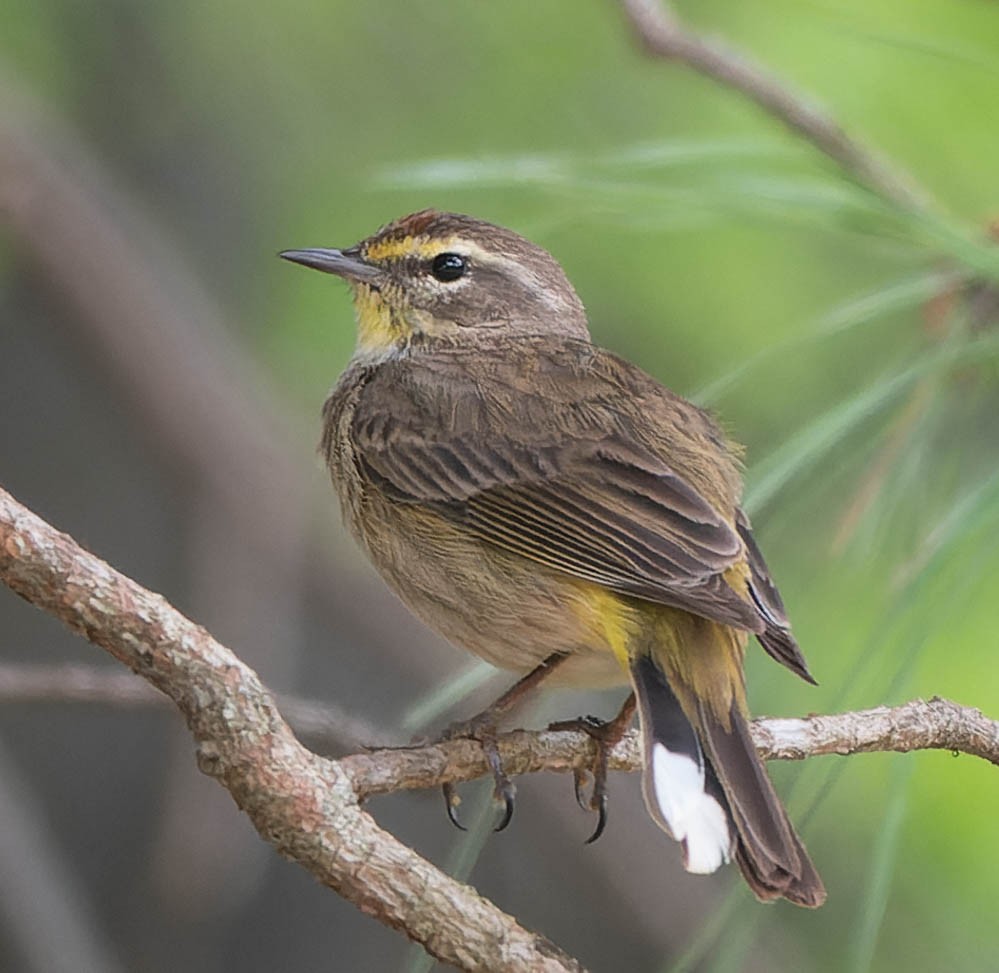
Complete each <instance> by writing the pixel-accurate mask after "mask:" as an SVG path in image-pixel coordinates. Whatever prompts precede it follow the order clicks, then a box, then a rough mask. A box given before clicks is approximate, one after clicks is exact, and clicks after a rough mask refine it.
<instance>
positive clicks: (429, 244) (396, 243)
mask: <svg viewBox="0 0 999 973" xmlns="http://www.w3.org/2000/svg"><path fill="white" fill-rule="evenodd" d="M458 242H459V241H458V239H457V237H447V238H446V239H439V238H434V239H433V240H430V239H428V238H427V237H413V236H406V237H401V238H398V239H394V240H392V239H389V240H376V241H375V242H374V243H371V244H369V245H368V247H367V248H366V250H365V251H364V256H365V257H367V258H368V260H393V259H396V258H399V257H434V256H436V255H437V254H438V253H442V252H444V251H446V250H447V249H448V247H452V246H455V245H457V244H458Z"/></svg>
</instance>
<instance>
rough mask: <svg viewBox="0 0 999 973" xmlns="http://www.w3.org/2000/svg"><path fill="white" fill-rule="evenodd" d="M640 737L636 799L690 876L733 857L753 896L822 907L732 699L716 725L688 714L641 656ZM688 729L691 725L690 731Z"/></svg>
mask: <svg viewBox="0 0 999 973" xmlns="http://www.w3.org/2000/svg"><path fill="white" fill-rule="evenodd" d="M631 677H632V681H633V683H634V686H635V693H636V695H637V697H638V704H639V713H640V715H641V722H642V731H643V735H644V750H645V773H644V775H643V779H642V788H643V792H644V794H645V803H646V804H647V805H648V808H649V812H650V813H651V814H652V817H653V818H654V819H655V821H656V822H657V823H658V824H659V826H660V827H662V828H663V829H664V830H665V831H666V832H667V833H668V834H669V835H671V836H672V837H673V838H675V839H676V840H677V841H679V842H680V843H681V845H682V846H683V854H684V865H685V867H686V869H687V871H689V872H698V873H701V874H705V873H709V872H713V871H715V870H716V869H717V868H719V867H720V866H721V865H722V864H724V863H725V862H727V861H730V860H731V859H732V858H735V860H736V862H737V863H738V865H739V868H740V869H741V871H742V874H743V876H744V877H745V879H746V882H747V884H748V885H749V887H750V888H751V889H752V890H753V892H754V893H755V895H756V896H757V898H759V899H761V900H764V901H767V900H770V899H778V898H782V897H783V898H785V899H789V900H790V901H791V902H794V903H796V904H797V905H803V906H807V907H809V908H815V907H817V906H820V905H822V903H823V902H824V901H825V898H826V891H825V888H824V887H823V885H822V879H821V878H819V875H818V872H816V870H815V866H814V865H813V864H812V862H811V859H810V858H809V857H808V852H806V851H805V848H804V846H803V845H802V843H801V840H800V839H799V838H798V836H797V835H796V834H795V832H794V828H793V827H792V826H791V822H790V820H788V816H787V812H786V811H785V810H784V808H783V806H782V805H781V803H780V799H779V798H778V797H777V794H776V792H775V791H774V788H773V784H771V782H770V778H769V777H768V776H767V772H766V769H765V768H764V766H763V763H762V761H761V760H760V758H759V756H758V755H757V753H756V748H755V747H754V746H753V741H752V738H751V737H750V733H749V724H748V723H747V722H746V718H745V717H744V716H743V714H742V712H741V711H740V709H739V706H738V703H737V702H736V701H734V700H733V703H732V706H731V709H730V712H729V714H728V717H729V720H728V722H729V725H728V726H725V725H724V724H723V723H722V721H721V720H719V719H718V718H717V716H715V715H714V714H713V713H712V712H711V707H710V706H709V705H706V704H704V703H701V702H698V703H697V704H696V713H695V714H694V716H693V721H692V720H691V719H689V718H688V717H687V715H686V714H685V713H684V711H683V708H682V707H681V705H680V701H679V700H678V699H677V696H676V694H675V693H674V692H673V690H672V688H671V687H670V685H669V683H668V682H667V681H666V677H665V676H664V675H663V672H662V670H661V669H660V668H659V666H658V665H657V664H656V662H655V660H654V659H653V658H652V657H651V656H649V655H640V656H637V657H636V658H634V659H633V661H632V663H631ZM695 724H696V726H695Z"/></svg>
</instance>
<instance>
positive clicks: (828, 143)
mask: <svg viewBox="0 0 999 973" xmlns="http://www.w3.org/2000/svg"><path fill="white" fill-rule="evenodd" d="M620 4H621V8H622V10H623V11H624V13H625V16H626V17H627V18H628V22H629V23H630V25H631V27H632V29H633V30H634V32H635V34H636V36H637V38H638V41H639V43H640V44H641V45H642V47H643V48H644V49H645V50H646V52H647V53H649V54H650V55H652V56H653V57H657V58H664V59H668V60H675V61H680V62H682V63H684V64H686V65H687V66H688V67H690V68H693V69H694V70H695V71H697V72H699V73H700V74H703V75H705V76H707V77H709V78H711V79H713V80H714V81H717V82H718V83H719V84H723V85H726V86H727V87H729V88H734V89H735V90H736V91H739V92H741V93H742V94H743V95H745V96H746V97H747V98H749V99H750V101H753V102H755V103H756V104H757V105H759V107H760V108H762V109H763V110H764V111H765V112H767V113H768V114H770V115H773V116H774V117H775V118H777V119H779V120H780V121H781V122H783V123H784V124H785V125H786V126H787V127H788V128H789V129H791V131H792V132H795V133H796V134H798V135H801V136H802V137H803V138H805V139H807V140H808V141H809V142H811V143H812V145H814V146H815V147H816V148H817V149H818V150H819V151H820V152H823V153H824V154H825V155H827V156H829V157H830V158H831V159H833V160H835V161H836V162H837V163H838V164H839V165H840V166H841V167H842V168H843V169H844V170H845V171H846V172H847V173H849V174H850V175H851V176H852V177H853V178H854V179H855V180H856V181H857V182H859V183H861V184H862V185H864V186H866V187H867V188H868V189H871V190H873V191H874V192H875V193H877V194H878V195H879V196H882V197H884V198H885V199H888V200H891V202H893V203H895V204H896V205H898V206H900V207H901V208H902V209H905V210H913V209H925V208H927V207H928V206H929V203H930V196H929V194H928V193H927V192H926V191H925V190H923V189H922V188H920V187H918V186H917V184H916V182H915V180H913V179H912V178H911V177H910V176H908V175H907V174H906V175H903V174H902V173H900V172H899V171H898V170H897V169H895V168H893V167H891V166H889V165H888V164H887V163H886V162H885V161H884V160H882V159H881V158H879V157H878V156H877V155H875V154H874V153H873V152H871V151H870V150H869V149H867V148H865V147H864V146H863V145H861V144H860V143H859V142H857V141H855V140H854V139H852V138H851V137H850V136H849V135H847V134H846V132H845V131H843V129H842V128H841V127H840V125H839V124H838V123H837V122H836V120H835V119H834V118H833V117H832V116H831V115H829V114H828V113H827V112H826V111H824V110H823V109H822V108H820V107H819V106H818V105H815V104H811V103H809V102H808V101H807V100H806V99H805V98H804V97H803V96H802V95H800V94H798V93H796V92H795V91H793V90H792V89H791V87H790V86H788V85H787V84H786V83H785V82H783V81H781V80H779V79H778V78H776V77H775V76H774V75H772V74H771V73H770V72H769V71H767V70H766V69H765V68H763V67H761V66H759V65H757V64H754V63H753V61H752V60H751V59H750V58H748V57H747V56H746V55H745V54H742V53H740V52H736V51H734V50H732V49H730V48H728V47H726V46H725V45H723V44H721V43H719V42H718V41H715V40H711V39H709V38H706V37H702V36H701V35H699V34H696V33H694V32H693V31H691V30H689V29H687V27H685V26H684V24H683V23H682V22H681V21H680V20H679V19H678V18H677V17H676V16H675V15H674V14H673V13H672V11H671V10H670V9H669V6H668V4H666V3H664V2H662V0H620Z"/></svg>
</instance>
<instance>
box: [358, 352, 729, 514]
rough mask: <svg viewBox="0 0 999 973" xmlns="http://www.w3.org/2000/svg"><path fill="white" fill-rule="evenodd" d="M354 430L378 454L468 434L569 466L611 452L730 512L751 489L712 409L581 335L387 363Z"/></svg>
mask: <svg viewBox="0 0 999 973" xmlns="http://www.w3.org/2000/svg"><path fill="white" fill-rule="evenodd" d="M353 435H354V437H355V439H356V440H357V441H358V442H359V444H360V445H361V446H362V447H363V448H364V449H366V450H372V451H382V450H390V449H392V448H393V447H394V446H397V445H400V444H403V443H407V442H412V441H414V440H418V441H420V442H423V443H435V442H450V441H454V440H467V439H473V440H481V441H483V442H488V443H491V444H494V445H499V444H506V445H507V446H508V447H509V448H512V449H515V450H517V451H518V452H519V451H520V450H537V451H545V450H549V451H550V450H557V451H558V453H559V456H560V461H561V464H562V466H563V468H564V469H566V470H568V469H570V468H571V467H572V465H573V461H574V458H578V460H579V462H582V463H586V462H589V461H590V459H591V457H592V453H593V451H594V450H600V449H605V450H612V451H616V452H617V453H619V454H621V455H622V458H627V457H628V456H631V458H634V459H635V461H636V462H638V461H642V462H644V463H645V464H646V465H647V464H648V463H651V462H658V463H661V464H663V465H664V466H666V467H668V468H669V469H671V470H672V471H674V472H675V473H676V474H677V475H679V476H680V477H682V478H683V479H685V480H686V481H688V482H689V483H690V485H691V487H692V488H693V489H695V490H696V491H697V492H699V493H701V494H703V495H704V496H705V497H706V499H707V500H709V502H711V503H712V505H714V506H717V507H720V508H722V509H725V508H727V507H734V505H735V504H736V503H737V501H738V494H739V492H740V489H741V476H740V465H739V450H738V447H736V446H734V444H732V443H731V442H730V441H729V440H728V438H727V437H726V435H725V433H724V432H723V430H722V429H721V427H720V425H719V424H718V422H717V421H716V420H715V418H714V417H713V416H712V415H711V414H710V413H709V412H707V411H706V410H704V409H701V408H699V407H698V406H697V405H695V404H694V403H692V402H689V401H688V400H686V399H684V398H683V397H682V396H680V395H677V394H676V393H674V392H672V391H671V390H669V389H668V388H666V387H665V386H664V385H662V384H661V383H660V382H659V381H657V380H656V379H655V378H654V377H652V376H651V375H649V374H648V373H647V372H645V371H644V370H642V369H641V368H639V367H638V366H637V365H635V364H633V363H631V362H629V361H627V360H626V359H624V358H621V357H620V356H618V355H616V354H614V353H613V352H610V351H608V350H606V349H604V348H601V347H600V346H598V345H594V344H592V343H590V342H587V341H581V340H577V339H572V338H564V337H557V336H547V335H544V336H536V337H526V338H525V337H517V338H506V337H503V336H495V337H494V336H488V335H486V336H482V337H480V338H478V339H477V340H475V341H468V342H464V343H462V344H460V345H458V344H456V345H448V346H444V347H436V348H433V349H428V350H420V351H415V352H413V353H411V354H409V355H406V356H401V357H399V358H396V359H392V360H387V361H384V362H381V363H379V364H378V365H377V366H374V367H372V368H370V369H368V370H367V372H366V374H365V375H364V377H363V391H361V393H360V394H359V396H358V398H357V403H356V408H355V409H354V413H353Z"/></svg>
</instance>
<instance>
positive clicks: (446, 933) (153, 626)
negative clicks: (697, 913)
mask: <svg viewBox="0 0 999 973" xmlns="http://www.w3.org/2000/svg"><path fill="white" fill-rule="evenodd" d="M0 579H2V580H3V582H4V583H5V584H7V585H8V586H9V587H10V588H11V589H13V590H14V591H15V592H17V594H19V595H21V596H22V597H23V598H25V599H27V600H28V601H30V602H31V603H32V604H34V605H36V606H38V607H39V608H42V609H44V610H45V611H48V612H50V613H51V614H53V615H55V616H57V617H58V618H60V619H62V621H63V622H65V623H66V624H67V625H68V626H69V627H70V628H71V629H73V630H74V631H75V632H78V633H79V634H81V635H83V636H84V637H85V638H87V639H89V640H90V641H91V642H93V643H94V644H95V645H99V646H100V647H101V648H103V649H105V650H106V651H108V652H109V653H110V654H111V655H113V656H114V657H115V658H116V659H118V660H119V661H120V662H122V663H124V664H125V665H127V666H128V667H129V668H130V669H132V670H133V671H134V672H137V673H138V674H139V675H141V676H142V677H143V678H145V679H147V680H148V681H149V682H151V683H152V684H153V685H154V686H156V688H157V689H159V690H160V691H161V692H163V693H165V694H166V695H167V696H169V697H170V698H171V699H172V700H173V701H174V703H175V704H176V705H177V707H178V708H179V709H180V711H181V712H182V713H183V715H184V717H185V719H186V720H187V723H188V726H189V727H190V729H191V733H192V735H193V736H194V739H195V742H196V746H197V759H198V765H199V767H200V768H201V770H202V771H204V772H205V773H206V774H209V775H211V776H213V777H215V778H217V779H218V780H219V782H220V783H221V784H222V785H223V786H224V787H225V788H226V789H227V790H228V791H229V793H230V794H231V795H232V797H233V799H234V800H235V801H236V803H237V804H238V805H239V806H240V807H241V808H242V809H243V810H244V811H245V812H246V814H247V815H248V816H249V817H250V819H251V820H252V822H253V824H254V826H255V827H256V828H257V830H258V831H259V832H260V834H261V835H262V836H263V837H264V838H265V839H266V840H267V841H269V842H270V843H271V844H272V845H274V847H275V848H276V849H277V850H278V851H279V852H280V853H281V854H282V855H284V856H285V857H287V858H290V859H291V860H293V861H296V862H298V863H299V864H301V865H303V866H304V867H305V868H307V869H308V870H309V871H310V872H311V873H312V874H313V875H314V876H315V877H316V878H318V879H319V880H320V881H321V882H323V883H324V884H325V885H328V886H329V887H330V888H333V889H335V890H336V891H337V892H339V893H340V894H341V895H343V896H344V897H345V898H347V899H349V900H350V901H351V902H353V903H354V904H355V905H356V906H357V907H358V908H359V909H361V910H362V911H363V912H366V913H368V914H370V915H373V916H375V917H376V918H378V919H379V920H381V921H382V922H384V923H386V924H387V925H389V926H392V927H394V928H396V929H400V930H402V931H403V932H404V933H405V934H406V935H407V936H409V937H410V938H411V939H414V940H416V941H417V942H420V943H422V945H423V946H424V947H425V948H426V949H427V950H428V952H430V953H432V954H433V955H434V956H436V957H438V958H439V959H442V960H444V961H446V962H449V963H452V964H454V965H455V966H458V967H459V968H461V969H464V970H476V971H511V973H512V971H522V970H524V971H539V973H540V971H545V973H567V971H579V970H581V967H580V965H579V964H578V963H577V962H576V961H575V960H573V959H572V958H571V957H569V956H567V955H566V954H565V953H563V952H562V951H561V950H560V949H558V947H556V946H554V945H553V944H552V943H550V942H549V941H548V940H546V939H544V938H543V937H541V936H538V935H536V934H534V933H531V932H530V931H528V930H526V929H524V928H523V927H522V926H520V925H519V924H518V923H517V922H516V920H514V919H513V918H511V917H510V916H508V915H506V914H504V913H503V912H501V911H500V910H499V909H497V908H496V906H494V905H493V904H492V903H491V902H489V901H487V900H486V899H483V898H482V897H481V896H480V895H478V893H477V892H476V891H475V890H474V889H472V888H470V887H469V886H467V885H463V884H461V883H460V882H456V881H455V880H454V879H452V878H450V877H449V876H447V875H445V874H443V873H442V872H441V871H439V870H438V869H436V868H435V867H434V866H433V865H432V864H430V862H428V861H426V860H425V859H424V858H421V857H420V856H419V855H417V854H416V853H415V852H413V851H412V850H410V849H409V848H407V847H406V846H405V845H403V844H402V843H401V842H399V841H397V840H396V839H395V838H394V837H393V836H392V835H390V834H389V833H388V832H386V831H383V830H382V829H381V828H379V827H378V825H377V824H376V823H375V822H374V820H373V819H372V818H371V817H370V816H369V815H368V814H366V813H365V812H364V811H362V810H361V808H360V807H359V805H358V798H357V794H356V793H355V791H354V788H353V782H352V780H351V778H350V776H349V775H348V774H347V772H346V771H345V770H344V769H343V767H341V766H340V765H339V764H338V763H337V762H335V761H328V760H324V759H322V758H320V757H317V756H315V755H314V754H312V753H310V752H309V751H308V750H306V749H305V748H304V747H303V746H302V745H301V744H300V743H299V742H298V741H297V740H296V739H295V737H294V736H293V735H292V733H291V730H290V729H289V728H288V725H287V724H286V723H285V722H284V720H283V719H282V718H281V715H280V713H279V712H278V710H277V707H276V705H275V703H274V701H273V699H272V698H271V696H270V694H269V693H268V692H267V690H266V689H264V687H263V685H262V684H261V683H260V680H259V679H258V677H257V675H256V673H254V672H253V671H252V670H251V669H249V668H248V667H247V666H245V665H244V664H243V663H241V662H240V661H239V659H237V658H236V657H235V656H234V655H233V654H232V653H231V652H230V651H229V650H228V649H226V648H225V647H224V646H222V645H220V644H219V643H218V642H216V641H215V640H214V639H213V638H212V637H211V636H210V635H209V634H208V633H207V632H206V631H205V630H204V629H203V628H201V627H200V626H198V625H195V624H194V623H193V622H191V621H189V620H188V619H187V618H185V617H184V616H183V615H181V614H180V612H178V611H177V610H176V609H174V608H172V607H171V606H170V605H169V604H168V603H167V602H166V601H165V600H164V599H163V598H162V597H160V596H159V595H156V594H153V593H152V592H150V591H147V590H146V589H145V588H143V587H141V586H140V585H138V584H136V583H135V582H134V581H131V580H129V579H128V578H126V577H124V576H123V575H121V574H119V573H118V572H117V571H115V570H114V569H113V568H111V567H110V566H109V565H107V564H106V563H105V562H103V561H101V560H100V559H99V558H96V557H94V556H93V555H91V554H89V553H87V552H86V551H84V550H83V549H82V548H81V547H79V546H78V545H77V544H76V543H75V542H74V541H73V540H72V539H71V538H70V537H67V536H66V535H65V534H61V533H59V532H58V531H56V530H55V529H54V528H52V527H50V526H49V525H48V524H46V523H45V522H44V521H43V520H41V519H40V518H39V517H37V516H35V515H34V514H33V513H31V512H30V511H29V510H27V509H26V508H25V507H23V506H21V505H20V504H19V503H17V501H15V500H14V499H13V497H11V496H10V495H9V494H8V493H6V492H4V491H3V490H0Z"/></svg>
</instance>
